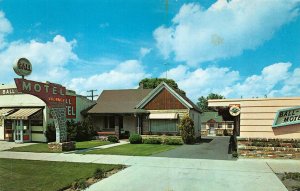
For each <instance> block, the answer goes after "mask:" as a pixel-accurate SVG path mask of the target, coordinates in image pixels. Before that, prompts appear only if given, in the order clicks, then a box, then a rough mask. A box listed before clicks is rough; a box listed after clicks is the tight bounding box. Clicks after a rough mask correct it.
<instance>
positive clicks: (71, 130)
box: [67, 119, 77, 141]
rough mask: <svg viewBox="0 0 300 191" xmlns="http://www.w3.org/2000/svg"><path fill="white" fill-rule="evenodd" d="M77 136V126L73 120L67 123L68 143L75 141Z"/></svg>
mask: <svg viewBox="0 0 300 191" xmlns="http://www.w3.org/2000/svg"><path fill="white" fill-rule="evenodd" d="M76 135H77V125H76V123H75V121H74V120H73V119H72V120H71V121H67V139H68V141H75V138H76Z"/></svg>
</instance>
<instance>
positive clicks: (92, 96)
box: [86, 90, 98, 101]
mask: <svg viewBox="0 0 300 191" xmlns="http://www.w3.org/2000/svg"><path fill="white" fill-rule="evenodd" d="M95 91H97V90H88V91H87V92H91V95H89V96H86V97H91V98H92V101H94V97H95V96H98V95H94V92H95Z"/></svg>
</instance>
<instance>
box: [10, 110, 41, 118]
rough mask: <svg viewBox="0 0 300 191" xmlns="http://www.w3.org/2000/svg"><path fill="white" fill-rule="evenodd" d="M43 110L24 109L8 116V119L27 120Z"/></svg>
mask: <svg viewBox="0 0 300 191" xmlns="http://www.w3.org/2000/svg"><path fill="white" fill-rule="evenodd" d="M41 109H42V108H22V109H19V110H18V111H16V112H14V113H12V114H10V115H8V116H7V117H6V119H24V120H27V119H28V118H29V117H30V116H32V115H33V114H35V113H37V112H38V111H40V110H41Z"/></svg>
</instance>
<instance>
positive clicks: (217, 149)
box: [153, 137, 233, 160]
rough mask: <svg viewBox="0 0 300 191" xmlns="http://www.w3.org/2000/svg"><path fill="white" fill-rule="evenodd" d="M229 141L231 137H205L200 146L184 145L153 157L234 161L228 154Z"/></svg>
mask: <svg viewBox="0 0 300 191" xmlns="http://www.w3.org/2000/svg"><path fill="white" fill-rule="evenodd" d="M229 139H230V137H205V138H203V139H202V141H201V143H199V144H195V145H183V146H181V147H178V148H176V149H173V150H169V151H166V152H162V153H158V154H155V155H153V156H155V157H169V158H191V159H215V160H233V159H232V156H231V154H228V147H229Z"/></svg>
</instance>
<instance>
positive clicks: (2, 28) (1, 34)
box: [0, 11, 13, 49]
mask: <svg viewBox="0 0 300 191" xmlns="http://www.w3.org/2000/svg"><path fill="white" fill-rule="evenodd" d="M12 30H13V28H12V26H11V24H10V22H9V20H7V19H6V17H5V14H4V12H2V11H0V49H1V48H3V47H5V45H6V42H5V40H4V38H5V36H6V35H7V34H9V33H11V32H12Z"/></svg>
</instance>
